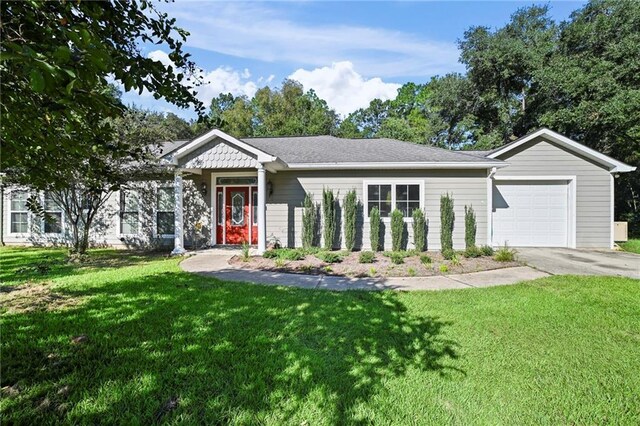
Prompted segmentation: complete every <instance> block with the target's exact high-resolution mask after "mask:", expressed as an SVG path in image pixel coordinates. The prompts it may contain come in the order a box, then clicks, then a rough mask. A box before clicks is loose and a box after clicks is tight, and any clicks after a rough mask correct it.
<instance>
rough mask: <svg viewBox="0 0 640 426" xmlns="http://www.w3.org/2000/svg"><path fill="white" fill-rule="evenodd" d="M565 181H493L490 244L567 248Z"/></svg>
mask: <svg viewBox="0 0 640 426" xmlns="http://www.w3.org/2000/svg"><path fill="white" fill-rule="evenodd" d="M568 196H569V185H568V183H567V182H566V181H558V182H554V181H502V182H501V181H496V182H495V183H494V186H493V244H494V245H503V244H504V243H505V241H506V242H507V244H508V245H510V246H513V247H527V246H529V247H567V246H568V235H569V230H568V222H569V221H568V214H569V208H568Z"/></svg>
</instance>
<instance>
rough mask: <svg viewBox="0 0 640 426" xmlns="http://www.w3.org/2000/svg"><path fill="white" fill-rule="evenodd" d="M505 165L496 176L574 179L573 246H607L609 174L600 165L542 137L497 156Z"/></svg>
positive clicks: (609, 209)
mask: <svg viewBox="0 0 640 426" xmlns="http://www.w3.org/2000/svg"><path fill="white" fill-rule="evenodd" d="M500 159H501V160H504V161H505V162H507V163H508V164H509V165H508V166H507V167H505V168H503V169H498V172H497V173H496V176H543V175H549V176H551V175H556V176H557V175H561V176H576V179H577V181H576V246H577V247H578V248H594V247H598V248H609V247H610V245H611V221H612V218H611V174H610V173H609V171H608V170H606V169H604V168H603V167H602V166H600V165H597V164H595V163H594V162H592V161H590V160H588V159H586V158H584V157H581V156H579V155H577V154H575V153H573V152H570V151H567V150H566V149H564V148H562V147H560V146H558V145H555V144H553V143H551V142H549V141H547V140H545V139H544V138H538V139H534V140H533V141H531V142H529V143H527V144H525V145H523V146H521V147H518V148H516V149H514V150H512V151H509V152H507V153H506V154H504V155H503V156H501V157H500Z"/></svg>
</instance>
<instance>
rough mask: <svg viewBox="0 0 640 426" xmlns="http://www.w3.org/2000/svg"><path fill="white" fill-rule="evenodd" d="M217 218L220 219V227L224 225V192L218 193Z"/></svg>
mask: <svg viewBox="0 0 640 426" xmlns="http://www.w3.org/2000/svg"><path fill="white" fill-rule="evenodd" d="M216 211H217V212H216V216H217V218H218V225H220V226H222V225H224V196H223V194H222V191H218V201H217V202H216Z"/></svg>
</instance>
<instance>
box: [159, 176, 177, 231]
mask: <svg viewBox="0 0 640 426" xmlns="http://www.w3.org/2000/svg"><path fill="white" fill-rule="evenodd" d="M174 205H175V198H174V193H173V187H160V188H158V198H157V200H156V232H157V234H158V235H173V234H174V232H175V222H174Z"/></svg>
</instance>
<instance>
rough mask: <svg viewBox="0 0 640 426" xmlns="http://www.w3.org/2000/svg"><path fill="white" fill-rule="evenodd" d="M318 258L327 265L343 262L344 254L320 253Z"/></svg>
mask: <svg viewBox="0 0 640 426" xmlns="http://www.w3.org/2000/svg"><path fill="white" fill-rule="evenodd" d="M316 257H317V258H318V259H320V260H322V261H323V262H326V263H340V262H342V254H340V253H336V252H332V251H320V252H318V253H316Z"/></svg>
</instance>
